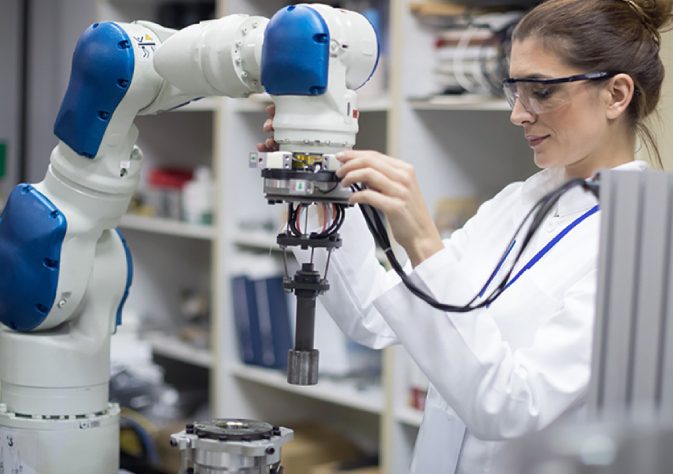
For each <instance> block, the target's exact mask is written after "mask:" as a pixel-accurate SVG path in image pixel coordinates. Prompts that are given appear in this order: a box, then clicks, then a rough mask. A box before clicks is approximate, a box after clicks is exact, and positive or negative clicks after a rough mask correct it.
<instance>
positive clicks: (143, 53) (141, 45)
mask: <svg viewBox="0 0 673 474" xmlns="http://www.w3.org/2000/svg"><path fill="white" fill-rule="evenodd" d="M133 40H134V41H135V42H136V45H137V46H138V49H139V50H140V57H139V58H137V59H140V60H143V61H151V60H152V59H153V58H154V51H155V50H156V48H157V42H156V41H155V40H154V38H153V37H152V35H150V34H149V33H145V34H144V35H139V36H134V37H133Z"/></svg>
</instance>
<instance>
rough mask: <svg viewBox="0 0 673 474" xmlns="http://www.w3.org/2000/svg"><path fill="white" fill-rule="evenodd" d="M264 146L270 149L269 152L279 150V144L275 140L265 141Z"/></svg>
mask: <svg viewBox="0 0 673 474" xmlns="http://www.w3.org/2000/svg"><path fill="white" fill-rule="evenodd" d="M264 145H266V147H267V148H268V149H269V151H277V150H278V143H276V141H275V140H274V139H273V138H267V139H266V140H265V141H264Z"/></svg>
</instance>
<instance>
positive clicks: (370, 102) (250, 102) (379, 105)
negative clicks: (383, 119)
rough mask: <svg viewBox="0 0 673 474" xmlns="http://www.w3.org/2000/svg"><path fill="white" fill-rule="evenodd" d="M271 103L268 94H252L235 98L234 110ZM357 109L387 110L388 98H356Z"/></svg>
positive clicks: (262, 107) (255, 108)
mask: <svg viewBox="0 0 673 474" xmlns="http://www.w3.org/2000/svg"><path fill="white" fill-rule="evenodd" d="M270 103H271V98H270V97H269V95H268V94H253V95H251V96H250V97H248V98H247V99H241V100H237V102H235V103H234V110H236V111H237V112H264V111H265V109H266V106H267V105H269V104H270ZM358 110H359V111H360V112H361V113H365V112H387V111H388V110H390V99H389V98H388V97H372V98H367V99H362V100H358Z"/></svg>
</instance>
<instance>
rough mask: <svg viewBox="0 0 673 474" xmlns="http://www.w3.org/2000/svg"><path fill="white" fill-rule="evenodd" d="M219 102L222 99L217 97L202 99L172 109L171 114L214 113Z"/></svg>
mask: <svg viewBox="0 0 673 474" xmlns="http://www.w3.org/2000/svg"><path fill="white" fill-rule="evenodd" d="M221 102H222V99H221V98H219V97H204V98H203V99H199V100H195V101H193V102H190V103H189V104H187V105H183V106H182V107H180V108H177V109H174V110H173V112H214V111H216V110H217V109H218V107H219V106H220V103H221Z"/></svg>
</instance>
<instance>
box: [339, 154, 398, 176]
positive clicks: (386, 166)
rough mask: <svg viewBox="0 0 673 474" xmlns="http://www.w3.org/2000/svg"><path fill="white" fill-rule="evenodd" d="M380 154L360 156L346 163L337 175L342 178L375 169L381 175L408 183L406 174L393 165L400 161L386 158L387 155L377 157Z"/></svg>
mask: <svg viewBox="0 0 673 474" xmlns="http://www.w3.org/2000/svg"><path fill="white" fill-rule="evenodd" d="M376 155H378V154H370V153H365V154H358V155H357V156H356V157H354V158H352V159H350V160H349V161H347V162H345V163H344V164H343V165H342V166H341V168H339V169H338V170H337V171H336V175H337V176H338V177H340V178H343V177H345V176H347V175H348V174H349V173H351V172H353V171H355V170H358V169H365V168H373V169H375V170H377V171H379V172H380V173H383V174H384V175H385V176H387V177H388V178H389V179H391V180H393V181H396V182H401V183H407V182H408V176H407V175H406V174H405V173H404V171H403V170H402V169H401V168H398V167H395V166H392V165H391V162H392V161H399V160H396V159H395V158H390V157H386V156H385V155H380V156H376Z"/></svg>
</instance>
